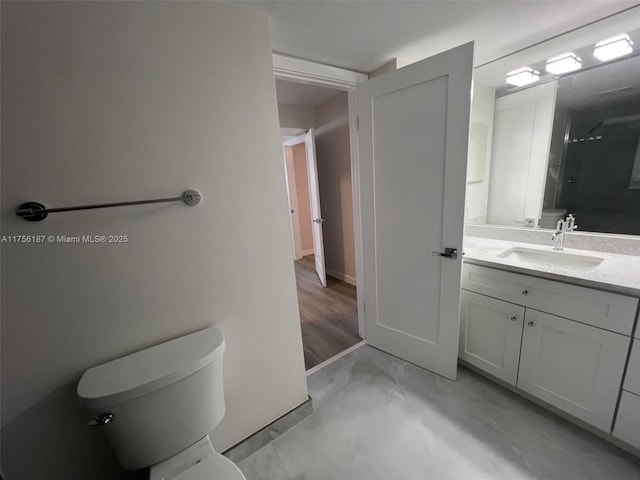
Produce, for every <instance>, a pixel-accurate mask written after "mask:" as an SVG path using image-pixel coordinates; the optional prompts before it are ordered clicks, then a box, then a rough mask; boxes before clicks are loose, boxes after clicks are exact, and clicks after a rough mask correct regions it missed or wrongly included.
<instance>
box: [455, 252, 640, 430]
mask: <svg viewBox="0 0 640 480" xmlns="http://www.w3.org/2000/svg"><path fill="white" fill-rule="evenodd" d="M462 288H463V290H462V295H461V309H460V311H461V318H460V325H461V329H460V330H461V334H460V349H459V352H460V353H459V357H460V359H461V360H463V361H465V362H467V363H469V364H471V365H474V366H476V367H478V368H480V369H482V370H483V371H485V372H487V373H489V374H491V375H492V376H494V377H496V378H499V379H501V380H503V381H504V382H507V383H509V384H511V385H515V386H516V387H517V388H518V389H520V390H522V391H524V392H527V393H528V394H530V395H532V396H534V397H536V398H539V399H540V400H542V401H544V402H546V403H547V404H549V405H552V406H554V407H557V408H559V409H560V410H562V411H565V412H567V413H569V414H570V415H572V416H574V417H576V418H578V419H580V420H582V421H584V422H586V423H588V424H590V425H593V426H595V427H597V428H599V429H601V430H604V431H606V432H610V431H611V427H612V422H613V418H614V413H615V410H616V403H617V401H618V396H619V393H620V388H621V384H622V377H623V373H624V369H625V363H626V359H627V354H628V352H629V346H630V342H631V338H630V335H631V332H632V330H633V324H634V321H635V313H636V308H637V306H638V300H637V299H635V298H632V297H627V296H624V295H617V294H614V293H609V292H603V291H600V290H594V289H591V288H586V287H580V286H577V285H569V284H565V283H561V282H556V281H552V280H547V279H542V278H536V277H530V276H527V275H521V274H515V273H511V272H506V271H503V270H499V269H494V268H487V267H482V266H478V265H473V264H469V263H465V264H464V265H463V269H462Z"/></svg>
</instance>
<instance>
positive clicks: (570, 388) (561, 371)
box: [518, 309, 630, 432]
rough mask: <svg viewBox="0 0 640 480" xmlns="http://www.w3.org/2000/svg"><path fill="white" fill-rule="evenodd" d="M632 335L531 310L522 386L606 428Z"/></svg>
mask: <svg viewBox="0 0 640 480" xmlns="http://www.w3.org/2000/svg"><path fill="white" fill-rule="evenodd" d="M629 342H630V339H629V337H625V336H623V335H619V334H617V333H613V332H608V331H606V330H602V329H599V328H595V327H591V326H589V325H584V324H582V323H578V322H574V321H571V320H567V319H566V318H561V317H556V316H554V315H548V314H546V313H542V312H538V311H535V310H529V309H527V311H526V314H525V325H524V331H523V334H522V351H521V353H520V370H519V374H518V388H521V389H522V390H524V391H526V392H528V393H530V394H532V395H534V396H535V397H538V398H540V399H541V400H544V401H545V402H547V403H549V404H551V405H554V406H556V407H558V408H560V409H561V410H564V411H565V412H568V413H570V414H571V415H573V416H575V417H577V418H579V419H581V420H584V421H585V422H587V423H589V424H591V425H593V426H595V427H597V428H599V429H601V430H604V431H606V432H608V431H610V429H611V421H612V420H613V413H614V410H615V407H616V402H617V400H618V394H619V392H620V386H621V384H622V373H623V371H624V364H625V361H626V359H627V353H628V351H629Z"/></svg>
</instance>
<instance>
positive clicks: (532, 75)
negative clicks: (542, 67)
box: [507, 67, 540, 87]
mask: <svg viewBox="0 0 640 480" xmlns="http://www.w3.org/2000/svg"><path fill="white" fill-rule="evenodd" d="M538 80H540V72H538V71H536V70H534V69H533V68H531V67H522V68H518V69H517V70H512V71H511V72H509V73H507V85H513V86H514V87H524V86H525V85H529V84H530V83H534V82H537V81H538Z"/></svg>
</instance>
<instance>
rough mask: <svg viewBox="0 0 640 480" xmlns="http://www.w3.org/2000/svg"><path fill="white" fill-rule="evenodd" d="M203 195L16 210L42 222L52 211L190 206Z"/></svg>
mask: <svg viewBox="0 0 640 480" xmlns="http://www.w3.org/2000/svg"><path fill="white" fill-rule="evenodd" d="M201 198H202V196H201V195H200V193H199V192H198V191H196V190H187V191H186V192H184V193H183V194H182V195H180V196H179V197H171V198H155V199H152V200H135V201H132V202H115V203H99V204H95V205H78V206H75V207H61V208H47V207H45V206H44V205H43V204H41V203H38V202H27V203H23V204H22V205H20V206H19V207H18V210H16V215H18V216H19V217H22V218H24V219H25V220H28V221H30V222H40V221H42V220H44V219H45V218H47V215H48V214H50V213H57V212H72V211H74V210H93V209H94V208H111V207H126V206H129V205H146V204H148V203H167V202H179V201H182V202H184V203H186V204H187V205H189V206H193V205H197V204H198V203H200V199H201Z"/></svg>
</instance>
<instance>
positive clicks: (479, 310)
mask: <svg viewBox="0 0 640 480" xmlns="http://www.w3.org/2000/svg"><path fill="white" fill-rule="evenodd" d="M523 324H524V307H521V306H520V305H514V304H513V303H508V302H504V301H502V300H496V299H495V298H491V297H487V296H486V295H480V294H478V293H473V292H469V291H467V290H462V291H461V297H460V349H459V354H458V355H459V357H460V358H461V359H462V360H464V361H465V362H468V363H470V364H472V365H475V366H476V367H478V368H481V369H482V370H484V371H486V372H488V373H490V374H491V375H493V376H495V377H498V378H500V379H501V380H504V381H505V382H507V383H510V384H511V385H515V384H516V379H517V378H518V361H519V360H520V341H521V338H522V325H523Z"/></svg>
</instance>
